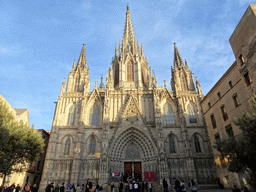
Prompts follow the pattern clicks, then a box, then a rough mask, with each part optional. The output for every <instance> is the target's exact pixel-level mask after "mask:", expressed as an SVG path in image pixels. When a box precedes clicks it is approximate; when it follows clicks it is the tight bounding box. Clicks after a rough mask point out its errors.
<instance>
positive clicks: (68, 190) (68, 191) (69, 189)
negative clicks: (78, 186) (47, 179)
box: [67, 182, 72, 192]
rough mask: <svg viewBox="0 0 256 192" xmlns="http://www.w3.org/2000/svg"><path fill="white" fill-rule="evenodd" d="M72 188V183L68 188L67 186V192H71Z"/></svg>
mask: <svg viewBox="0 0 256 192" xmlns="http://www.w3.org/2000/svg"><path fill="white" fill-rule="evenodd" d="M71 187H72V185H71V182H69V184H68V186H67V192H70V191H71Z"/></svg>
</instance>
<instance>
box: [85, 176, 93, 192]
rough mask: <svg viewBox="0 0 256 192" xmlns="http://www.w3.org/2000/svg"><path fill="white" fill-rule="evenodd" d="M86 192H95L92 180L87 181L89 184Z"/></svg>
mask: <svg viewBox="0 0 256 192" xmlns="http://www.w3.org/2000/svg"><path fill="white" fill-rule="evenodd" d="M85 191H86V192H93V190H92V182H91V180H90V179H87V183H86V190H85Z"/></svg>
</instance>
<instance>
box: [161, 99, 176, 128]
mask: <svg viewBox="0 0 256 192" xmlns="http://www.w3.org/2000/svg"><path fill="white" fill-rule="evenodd" d="M163 118H164V124H165V125H168V124H174V123H175V120H174V114H173V110H172V106H171V105H170V104H169V103H165V104H164V106H163Z"/></svg>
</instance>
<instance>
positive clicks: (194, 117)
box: [187, 103, 197, 123]
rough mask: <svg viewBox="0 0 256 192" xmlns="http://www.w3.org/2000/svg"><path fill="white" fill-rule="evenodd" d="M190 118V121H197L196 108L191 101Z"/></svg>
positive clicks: (189, 107) (189, 106)
mask: <svg viewBox="0 0 256 192" xmlns="http://www.w3.org/2000/svg"><path fill="white" fill-rule="evenodd" d="M187 109H188V118H189V122H190V123H197V120H196V112H195V108H194V107H193V105H192V104H191V103H189V104H188V108H187Z"/></svg>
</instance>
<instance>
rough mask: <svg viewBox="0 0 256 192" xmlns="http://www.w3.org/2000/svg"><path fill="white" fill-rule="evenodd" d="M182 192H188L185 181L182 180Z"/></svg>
mask: <svg viewBox="0 0 256 192" xmlns="http://www.w3.org/2000/svg"><path fill="white" fill-rule="evenodd" d="M180 191H181V192H185V191H187V189H186V184H185V183H184V180H181V181H180Z"/></svg>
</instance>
